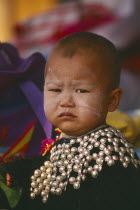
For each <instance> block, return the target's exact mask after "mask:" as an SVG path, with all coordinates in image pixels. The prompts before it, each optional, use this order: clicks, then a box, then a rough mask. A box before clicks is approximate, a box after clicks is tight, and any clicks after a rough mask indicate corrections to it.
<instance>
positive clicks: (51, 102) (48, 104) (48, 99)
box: [44, 93, 57, 115]
mask: <svg viewBox="0 0 140 210" xmlns="http://www.w3.org/2000/svg"><path fill="white" fill-rule="evenodd" d="M56 103H57V98H56V97H52V96H51V94H49V93H44V111H45V114H46V115H48V114H49V113H50V112H52V111H53V108H54V107H55V105H56Z"/></svg>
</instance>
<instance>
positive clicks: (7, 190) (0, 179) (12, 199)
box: [0, 169, 20, 208]
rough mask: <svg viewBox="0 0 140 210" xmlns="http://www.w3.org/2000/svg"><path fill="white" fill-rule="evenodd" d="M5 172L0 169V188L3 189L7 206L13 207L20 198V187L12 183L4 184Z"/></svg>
mask: <svg viewBox="0 0 140 210" xmlns="http://www.w3.org/2000/svg"><path fill="white" fill-rule="evenodd" d="M5 177H6V172H5V170H3V169H0V188H1V189H2V190H3V192H4V194H5V196H6V198H7V200H8V203H9V206H10V207H11V208H13V207H15V206H16V204H17V203H18V201H19V199H20V188H19V187H18V186H17V185H15V184H14V185H13V186H11V187H7V186H6V184H5V183H6V180H5Z"/></svg>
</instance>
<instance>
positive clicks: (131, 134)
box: [106, 110, 140, 148]
mask: <svg viewBox="0 0 140 210" xmlns="http://www.w3.org/2000/svg"><path fill="white" fill-rule="evenodd" d="M106 122H107V124H108V125H111V126H114V127H116V128H117V129H119V130H120V131H121V132H122V133H124V135H125V137H126V138H127V139H128V141H129V142H131V143H132V144H133V145H134V146H136V147H139V148H140V116H134V117H133V116H129V115H128V114H126V113H124V112H121V111H119V110H117V111H114V112H109V113H108V115H107V120H106Z"/></svg>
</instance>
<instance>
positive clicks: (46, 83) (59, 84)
mask: <svg viewBox="0 0 140 210" xmlns="http://www.w3.org/2000/svg"><path fill="white" fill-rule="evenodd" d="M45 85H58V86H62V85H61V83H60V82H45Z"/></svg>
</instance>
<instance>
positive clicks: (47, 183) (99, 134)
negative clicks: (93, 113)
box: [30, 127, 140, 203]
mask: <svg viewBox="0 0 140 210" xmlns="http://www.w3.org/2000/svg"><path fill="white" fill-rule="evenodd" d="M116 161H120V162H121V163H122V165H123V167H125V168H126V167H128V164H130V163H132V164H133V165H134V166H135V167H136V168H137V167H138V165H139V164H140V161H139V160H138V159H136V158H135V151H134V149H133V148H132V147H131V144H130V143H128V142H127V140H126V139H125V137H124V135H123V134H122V133H121V132H120V131H119V130H117V129H116V128H113V127H106V128H102V129H99V130H96V131H94V132H91V133H90V134H88V135H84V136H83V137H79V138H75V139H70V142H69V143H62V144H60V143H59V142H58V144H57V145H54V146H53V147H52V149H51V155H50V161H45V162H44V165H43V166H41V167H40V169H37V170H35V171H34V175H33V176H32V177H31V194H30V196H31V198H32V199H34V198H35V196H36V195H38V194H41V196H42V201H43V203H45V202H47V200H48V196H49V193H52V194H57V195H60V194H61V193H62V192H63V190H66V187H67V185H68V183H69V184H72V185H73V187H74V188H75V189H79V188H80V182H81V181H84V180H85V179H86V174H87V173H89V174H91V176H92V177H93V178H96V177H97V176H98V174H99V173H100V171H101V170H102V166H103V164H105V163H106V164H107V165H108V166H112V165H114V164H115V162H116Z"/></svg>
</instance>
